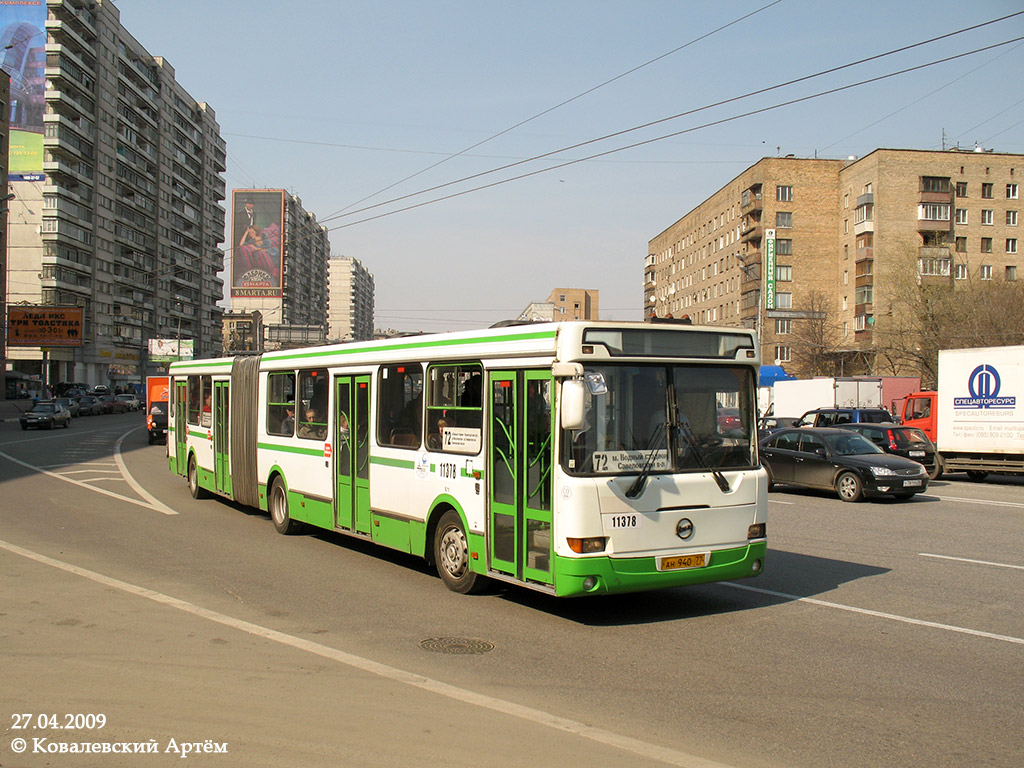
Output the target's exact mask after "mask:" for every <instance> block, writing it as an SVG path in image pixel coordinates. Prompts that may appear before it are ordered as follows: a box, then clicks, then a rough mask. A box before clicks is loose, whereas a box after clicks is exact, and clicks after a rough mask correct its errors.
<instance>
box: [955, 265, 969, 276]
mask: <svg viewBox="0 0 1024 768" xmlns="http://www.w3.org/2000/svg"><path fill="white" fill-rule="evenodd" d="M955 276H956V279H957V280H966V279H967V265H966V264H957V265H956V275H955Z"/></svg>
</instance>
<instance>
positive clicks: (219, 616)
mask: <svg viewBox="0 0 1024 768" xmlns="http://www.w3.org/2000/svg"><path fill="white" fill-rule="evenodd" d="M0 549H4V550H7V551H8V552H10V553H11V554H15V555H19V556H21V557H24V558H27V559H29V560H34V561H35V562H37V563H41V564H43V565H48V566H51V567H53V568H58V569H60V570H62V571H66V572H67V573H72V574H74V575H76V576H81V577H83V578H86V579H89V580H90V581H94V582H96V583H97V584H102V585H103V586H106V587H111V588H113V589H117V590H120V591H122V592H127V593H128V594H131V595H135V596H137V597H144V598H146V599H147V600H152V601H153V602H155V603H159V604H160V605H164V606H167V607H170V608H174V609H176V610H179V611H182V612H184V613H189V614H192V615H193V616H198V617H199V618H201V619H206V620H207V621H212V622H215V623H217V624H221V625H222V626H225V627H230V628H232V629H237V630H239V631H241V632H246V633H248V634H250V635H254V636H256V637H261V638H263V639H264V640H270V641H271V642H275V643H279V644H281V645H286V646H288V647H290V648H294V649H296V650H299V651H304V652H306V653H311V654H314V655H316V656H320V657H321V658H325V659H329V660H331V661H336V662H338V663H340V664H344V665H346V666H349V667H352V668H354V669H358V670H360V671H363V672H367V673H369V674H371V675H376V676H377V677H381V678H384V679H386V680H390V681H392V682H396V683H402V684H404V685H410V686H412V687H414V688H420V689H422V690H424V691H428V692H429V693H434V694H437V695H439V696H445V697H447V698H449V699H453V700H455V701H458V702H461V703H463V704H469V705H471V706H475V707H480V708H481V709H489V710H491V711H493V712H498V713H499V714H504V715H509V716H511V717H516V718H519V719H520V720H524V721H526V722H529V723H534V724H535V725H540V726H543V727H545V728H551V729H553V730H556V731H564V732H565V733H570V734H573V735H574V736H579V737H582V738H584V739H589V740H590V741H593V742H596V743H598V744H604V745H607V746H609V747H614V748H615V749H620V750H622V751H623V752H630V753H632V754H635V755H638V756H640V757H643V758H645V759H648V760H657V761H660V762H663V763H666V764H668V765H676V766H680V768H730V766H727V765H726V764H724V763H718V762H715V761H713V760H707V759H705V758H703V757H699V756H697V755H691V754H689V753H686V752H681V751H679V750H676V749H671V748H669V747H661V746H658V745H657V744H650V743H648V742H646V741H640V740H639V739H634V738H632V737H630V736H623V735H621V734H618V733H614V732H613V731H606V730H605V729H603V728H596V727H594V726H592V725H586V724H585V723H580V722H577V721H576V720H570V719H568V718H565V717H559V716H558V715H552V714H550V713H549V712H544V711H542V710H539V709H534V708H533V707H527V706H524V705H522V704H516V703H514V702H511V701H505V700H504V699H498V698H495V697H493V696H488V695H486V694H482V693H476V692H475V691H470V690H468V689H466V688H459V687H457V686H454V685H451V684H449V683H443V682H441V681H439V680H434V679H432V678H429V677H424V676H423V675H419V674H416V673H415V672H408V671H406V670H404V669H399V668H397V667H391V666H388V665H387V664H381V663H380V662H377V661H373V660H372V659H368V658H365V657H363V656H356V655H355V654H352V653H346V652H345V651H341V650H338V649H337V648H331V647H330V646H327V645H322V644H321V643H314V642H312V641H311V640H306V639H304V638H301V637H296V636H295V635H288V634H285V633H284V632H279V631H278V630H276V629H270V628H269V627H264V626H261V625H259V624H253V623H252V622H249V621H245V620H243V619H236V618H234V617H233V616H228V615H226V614H223V613H218V612H217V611H211V610H210V609H208V608H203V607H202V606H199V605H196V604H195V603H189V602H187V601H185V600H180V599H178V598H176V597H171V596H170V595H165V594H163V593H162V592H156V591H154V590H152V589H147V588H146V587H140V586H137V585H135V584H131V583H129V582H127V581H121V580H120V579H115V578H113V577H111V576H105V575H103V574H102V573H97V572H96V571H90V570H87V569H85V568H80V567H79V566H77V565H72V564H71V563H66V562H64V561H62V560H55V559H54V558H52V557H48V556H46V555H42V554H40V553H38V552H33V551H32V550H30V549H24V548H22V547H19V546H18V545H16V544H11V543H9V542H6V541H2V540H0Z"/></svg>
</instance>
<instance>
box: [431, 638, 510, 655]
mask: <svg viewBox="0 0 1024 768" xmlns="http://www.w3.org/2000/svg"><path fill="white" fill-rule="evenodd" d="M420 648H422V649H423V650H425V651H434V652H436V653H456V654H464V653H487V652H488V651H492V650H494V645H493V644H492V643H488V642H487V641H486V640H473V639H471V638H467V637H430V638H427V639H426V640H424V641H423V642H422V643H420Z"/></svg>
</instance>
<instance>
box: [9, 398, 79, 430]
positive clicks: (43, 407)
mask: <svg viewBox="0 0 1024 768" xmlns="http://www.w3.org/2000/svg"><path fill="white" fill-rule="evenodd" d="M18 420H19V421H20V422H21V428H22V429H28V428H29V427H35V428H36V429H43V428H44V427H45V428H46V429H53V428H54V427H70V426H71V411H69V410H68V409H67V408H66V407H64V406H63V405H61V404H60V403H55V402H54V401H53V400H40V401H39V402H38V403H36V404H35V405H33V406H32V410H31V411H26V412H25V413H23V414H21V417H20V418H19V419H18Z"/></svg>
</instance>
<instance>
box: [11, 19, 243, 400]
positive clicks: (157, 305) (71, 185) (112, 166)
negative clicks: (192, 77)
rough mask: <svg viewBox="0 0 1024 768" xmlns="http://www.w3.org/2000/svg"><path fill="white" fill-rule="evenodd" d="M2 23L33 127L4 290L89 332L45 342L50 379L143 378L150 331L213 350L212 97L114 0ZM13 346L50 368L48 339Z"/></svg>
mask: <svg viewBox="0 0 1024 768" xmlns="http://www.w3.org/2000/svg"><path fill="white" fill-rule="evenodd" d="M36 14H38V15H36ZM0 25H2V26H3V27H4V32H3V39H4V41H5V44H6V47H5V49H4V58H3V62H4V69H5V70H7V71H9V72H12V79H13V80H16V81H17V83H18V93H19V98H20V99H21V102H20V103H19V107H18V109H17V110H14V114H15V117H16V118H18V120H19V128H20V129H22V132H21V133H20V134H19V136H20V139H19V140H20V144H19V146H18V147H17V148H15V147H14V146H13V143H12V150H11V159H12V167H11V174H12V182H11V191H12V192H13V193H14V196H15V197H14V199H13V200H11V201H10V225H9V250H8V253H9V273H8V274H9V283H8V286H7V298H8V302H9V303H12V304H13V303H24V304H31V305H44V306H72V307H80V308H82V310H83V327H82V331H83V342H84V343H83V345H82V346H81V347H71V348H59V349H58V348H55V349H53V350H51V351H49V355H48V357H49V360H50V364H49V366H48V367H49V370H47V371H45V372H44V373H45V374H46V376H47V378H48V379H49V380H50V381H56V380H65V381H77V382H85V383H88V384H100V383H103V384H108V385H112V386H120V385H130V384H134V383H140V382H141V380H142V378H143V377H144V376H145V375H146V374H147V373H150V372H153V370H154V369H155V368H156V367H157V366H155V365H154V366H148V365H147V347H148V341H149V339H151V338H174V337H175V336H177V337H178V338H181V339H183V340H184V339H190V340H192V341H193V343H194V349H195V354H196V355H209V354H216V353H217V352H218V350H219V349H220V346H221V322H220V316H221V309H220V308H219V307H218V305H217V301H218V300H219V299H220V298H221V297H222V295H223V285H222V281H221V280H220V278H218V277H217V273H218V272H219V271H220V270H221V269H222V267H223V253H222V251H221V249H220V246H221V244H222V243H223V239H224V209H223V207H222V204H221V203H222V201H223V200H224V198H225V185H224V180H223V179H222V177H221V174H222V173H224V171H225V162H226V154H225V144H224V140H223V139H222V138H221V136H220V128H219V126H218V124H217V120H216V117H215V115H214V112H213V109H211V108H210V106H209V105H207V104H205V103H201V102H197V101H196V100H195V99H193V98H192V96H191V95H190V94H189V93H188V92H187V91H186V90H185V89H184V88H183V87H182V86H181V85H180V84H179V83H178V82H177V81H176V80H175V75H174V69H173V67H171V65H170V64H169V63H168V62H167V61H166V60H164V59H163V58H160V57H154V56H152V55H151V54H150V53H149V52H148V51H147V50H146V49H145V48H144V47H143V46H142V44H141V43H139V42H138V41H137V40H135V39H134V38H133V37H132V36H131V34H130V33H129V32H128V31H127V30H126V29H124V27H123V26H122V25H121V22H120V14H119V12H118V9H117V8H116V7H115V5H114V4H113V3H112V2H111V0H46V2H45V3H43V4H41V6H31V4H22V5H20V6H4V7H3V8H2V9H0ZM40 65H42V67H44V69H42V70H40V69H39V67H40ZM15 72H17V74H16V75H15V74H14V73H15ZM40 74H42V75H43V78H42V79H41V78H40ZM34 131H38V134H37V135H38V140H35V139H33V137H32V134H33V132H34ZM16 149H17V152H16V151H15V150H16ZM15 161H17V166H15ZM9 357H10V358H13V359H14V360H15V362H16V365H18V366H19V367H21V368H23V369H24V370H26V371H27V372H41V371H40V361H41V360H42V359H43V351H42V350H40V349H38V348H18V349H12V350H11V351H10V353H9Z"/></svg>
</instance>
